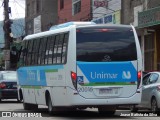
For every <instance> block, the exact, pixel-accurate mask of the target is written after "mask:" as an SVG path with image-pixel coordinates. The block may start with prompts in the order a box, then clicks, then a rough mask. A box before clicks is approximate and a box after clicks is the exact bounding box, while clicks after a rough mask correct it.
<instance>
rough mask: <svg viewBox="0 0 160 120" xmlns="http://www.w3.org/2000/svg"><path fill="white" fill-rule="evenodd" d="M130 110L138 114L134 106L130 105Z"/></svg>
mask: <svg viewBox="0 0 160 120" xmlns="http://www.w3.org/2000/svg"><path fill="white" fill-rule="evenodd" d="M130 110H131V112H138V108H136V106H135V105H131V106H130Z"/></svg>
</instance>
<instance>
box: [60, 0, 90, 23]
mask: <svg viewBox="0 0 160 120" xmlns="http://www.w3.org/2000/svg"><path fill="white" fill-rule="evenodd" d="M90 3H91V2H90V0H81V12H79V13H77V14H75V15H74V16H72V0H64V8H63V9H61V10H60V0H58V21H57V22H58V24H59V23H64V22H69V21H88V19H89V18H90V9H91V5H90Z"/></svg>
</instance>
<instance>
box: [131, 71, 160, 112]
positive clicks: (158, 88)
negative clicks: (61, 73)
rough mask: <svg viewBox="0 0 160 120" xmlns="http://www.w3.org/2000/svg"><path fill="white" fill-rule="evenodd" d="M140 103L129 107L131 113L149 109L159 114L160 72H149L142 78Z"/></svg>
mask: <svg viewBox="0 0 160 120" xmlns="http://www.w3.org/2000/svg"><path fill="white" fill-rule="evenodd" d="M142 84H143V86H142V101H141V104H139V105H134V106H131V108H130V109H131V111H132V112H136V111H138V110H139V109H149V110H151V111H152V112H153V113H157V114H160V72H149V73H147V74H146V75H144V77H143V82H142Z"/></svg>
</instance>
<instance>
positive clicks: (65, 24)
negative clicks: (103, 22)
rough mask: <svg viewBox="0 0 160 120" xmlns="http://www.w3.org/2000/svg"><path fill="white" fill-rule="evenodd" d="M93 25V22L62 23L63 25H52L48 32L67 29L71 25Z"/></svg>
mask: <svg viewBox="0 0 160 120" xmlns="http://www.w3.org/2000/svg"><path fill="white" fill-rule="evenodd" d="M94 24H95V23H94V22H66V23H63V24H59V25H54V26H52V27H51V28H50V30H56V29H60V28H65V27H69V26H71V25H76V26H85V25H94Z"/></svg>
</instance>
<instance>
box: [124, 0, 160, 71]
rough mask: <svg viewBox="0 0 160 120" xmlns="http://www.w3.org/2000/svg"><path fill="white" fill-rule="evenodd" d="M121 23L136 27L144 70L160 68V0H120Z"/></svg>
mask: <svg viewBox="0 0 160 120" xmlns="http://www.w3.org/2000/svg"><path fill="white" fill-rule="evenodd" d="M122 23H123V24H133V25H134V26H135V27H136V30H137V33H138V36H139V40H140V44H141V49H142V55H143V64H144V70H145V71H153V70H160V46H159V44H160V1H159V0H127V1H126V0H122Z"/></svg>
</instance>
